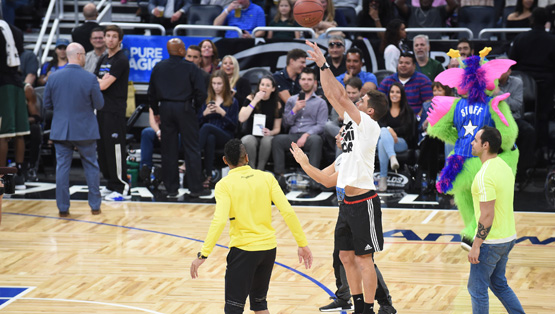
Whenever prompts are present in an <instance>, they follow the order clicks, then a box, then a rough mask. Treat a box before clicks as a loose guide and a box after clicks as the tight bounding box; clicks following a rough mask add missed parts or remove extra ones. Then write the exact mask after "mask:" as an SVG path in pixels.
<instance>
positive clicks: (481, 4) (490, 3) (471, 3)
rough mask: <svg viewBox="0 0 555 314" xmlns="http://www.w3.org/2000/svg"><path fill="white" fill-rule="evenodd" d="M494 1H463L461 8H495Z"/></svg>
mask: <svg viewBox="0 0 555 314" xmlns="http://www.w3.org/2000/svg"><path fill="white" fill-rule="evenodd" d="M493 2H494V0H461V2H460V7H461V8H462V7H470V6H479V7H493Z"/></svg>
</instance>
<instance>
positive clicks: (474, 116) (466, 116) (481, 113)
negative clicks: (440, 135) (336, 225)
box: [453, 97, 495, 158]
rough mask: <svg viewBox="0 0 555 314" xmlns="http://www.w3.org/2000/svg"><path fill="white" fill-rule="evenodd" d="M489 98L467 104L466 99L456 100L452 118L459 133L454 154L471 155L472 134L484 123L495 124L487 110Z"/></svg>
mask: <svg viewBox="0 0 555 314" xmlns="http://www.w3.org/2000/svg"><path fill="white" fill-rule="evenodd" d="M490 100H491V97H487V99H486V101H485V102H483V103H473V104H469V101H468V99H466V98H461V99H460V100H459V101H458V102H457V105H456V107H455V112H454V118H453V125H454V126H455V128H456V129H457V133H458V135H459V138H458V139H457V141H456V143H455V155H460V156H463V157H467V158H468V157H473V156H472V145H471V143H472V141H473V140H474V135H475V134H476V133H478V131H479V130H480V129H481V128H482V127H483V126H484V125H487V126H492V127H494V126H495V124H494V122H493V119H492V118H491V114H490V111H489V105H488V104H489V102H490Z"/></svg>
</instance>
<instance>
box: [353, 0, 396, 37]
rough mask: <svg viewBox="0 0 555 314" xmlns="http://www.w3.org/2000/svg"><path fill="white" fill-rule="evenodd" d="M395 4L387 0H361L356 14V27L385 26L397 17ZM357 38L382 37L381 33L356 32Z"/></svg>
mask: <svg viewBox="0 0 555 314" xmlns="http://www.w3.org/2000/svg"><path fill="white" fill-rule="evenodd" d="M395 10H396V9H395V6H394V5H393V2H391V1H389V0H362V10H361V11H360V12H359V13H358V14H357V27H385V26H386V25H387V24H389V22H391V21H392V20H393V19H394V18H396V17H397V14H396V11H395ZM356 37H357V39H363V38H369V39H378V38H379V39H382V40H383V33H357V34H356Z"/></svg>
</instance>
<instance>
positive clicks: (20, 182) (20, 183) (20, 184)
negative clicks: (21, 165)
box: [14, 174, 27, 190]
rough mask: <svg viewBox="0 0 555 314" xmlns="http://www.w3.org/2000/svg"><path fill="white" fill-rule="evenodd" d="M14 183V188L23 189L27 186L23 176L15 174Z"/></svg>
mask: <svg viewBox="0 0 555 314" xmlns="http://www.w3.org/2000/svg"><path fill="white" fill-rule="evenodd" d="M14 183H15V189H16V190H25V189H26V188H27V187H26V186H25V176H23V175H19V174H16V175H15V176H14Z"/></svg>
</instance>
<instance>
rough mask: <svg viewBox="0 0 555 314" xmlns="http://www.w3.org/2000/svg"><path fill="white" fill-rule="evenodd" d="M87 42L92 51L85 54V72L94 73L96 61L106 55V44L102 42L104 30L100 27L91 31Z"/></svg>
mask: <svg viewBox="0 0 555 314" xmlns="http://www.w3.org/2000/svg"><path fill="white" fill-rule="evenodd" d="M89 41H90V43H91V44H92V46H93V50H91V51H89V52H87V55H86V56H85V70H87V71H88V72H91V73H94V70H96V64H97V63H98V60H100V58H102V56H104V55H105V54H107V53H108V52H107V51H106V43H105V42H104V30H102V28H100V27H97V28H95V29H93V30H92V32H91V38H90V40H89Z"/></svg>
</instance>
